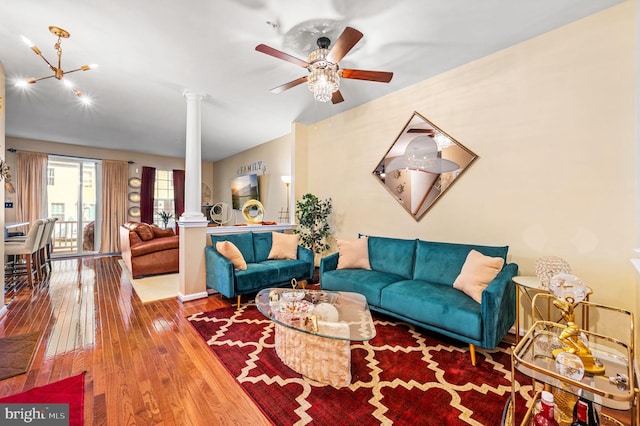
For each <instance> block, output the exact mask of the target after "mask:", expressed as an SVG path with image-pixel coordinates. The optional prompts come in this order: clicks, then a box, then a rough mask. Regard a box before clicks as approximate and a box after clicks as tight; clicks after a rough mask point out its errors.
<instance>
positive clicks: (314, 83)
mask: <svg viewBox="0 0 640 426" xmlns="http://www.w3.org/2000/svg"><path fill="white" fill-rule="evenodd" d="M328 53H329V49H325V48H320V49H316V50H314V51H312V52H311V53H309V64H310V65H309V71H310V72H309V76H308V78H307V86H308V87H309V90H310V91H311V92H312V93H313V98H314V99H315V100H316V101H319V102H329V101H330V100H331V96H332V95H333V93H334V92H336V91H338V89H340V75H339V74H338V66H337V65H336V64H334V63H331V62H329V61H327V54H328Z"/></svg>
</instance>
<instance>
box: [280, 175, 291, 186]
mask: <svg viewBox="0 0 640 426" xmlns="http://www.w3.org/2000/svg"><path fill="white" fill-rule="evenodd" d="M280 179H282V182H283V183H284V184H285V185H288V184H290V183H291V176H280Z"/></svg>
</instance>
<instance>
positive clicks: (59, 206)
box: [49, 169, 64, 220]
mask: <svg viewBox="0 0 640 426" xmlns="http://www.w3.org/2000/svg"><path fill="white" fill-rule="evenodd" d="M49 170H51V169H49ZM51 216H53V217H57V218H58V220H64V203H51Z"/></svg>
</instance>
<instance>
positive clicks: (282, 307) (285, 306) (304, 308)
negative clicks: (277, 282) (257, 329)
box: [271, 300, 313, 320]
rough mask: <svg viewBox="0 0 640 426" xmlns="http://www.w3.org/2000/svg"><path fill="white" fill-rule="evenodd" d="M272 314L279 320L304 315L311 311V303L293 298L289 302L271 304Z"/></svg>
mask: <svg viewBox="0 0 640 426" xmlns="http://www.w3.org/2000/svg"><path fill="white" fill-rule="evenodd" d="M271 309H272V311H273V313H274V316H275V317H276V318H277V319H279V320H287V319H291V318H297V317H304V316H307V315H310V314H311V313H312V312H313V303H311V302H307V301H306V300H295V301H291V302H280V303H278V304H277V305H274V306H272V308H271Z"/></svg>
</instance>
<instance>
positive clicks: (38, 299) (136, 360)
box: [0, 257, 270, 425]
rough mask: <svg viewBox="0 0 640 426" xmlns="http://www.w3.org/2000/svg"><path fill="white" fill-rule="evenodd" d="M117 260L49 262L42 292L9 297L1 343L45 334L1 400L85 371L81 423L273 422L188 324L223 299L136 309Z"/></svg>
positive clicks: (0, 322) (6, 383)
mask: <svg viewBox="0 0 640 426" xmlns="http://www.w3.org/2000/svg"><path fill="white" fill-rule="evenodd" d="M117 259H118V258H117V257H95V258H83V259H80V258H74V259H64V260H54V261H53V262H52V267H53V271H52V273H51V274H50V276H49V278H48V279H47V280H46V281H45V282H44V283H43V284H39V285H36V287H35V288H34V289H31V288H29V287H28V286H26V285H20V286H18V288H17V289H11V290H9V291H7V293H6V297H7V299H9V300H10V303H9V304H8V312H7V314H5V315H4V316H3V317H2V318H1V319H0V336H12V335H17V334H22V333H27V332H31V331H42V333H43V335H42V339H41V342H40V344H39V346H38V349H37V353H36V356H35V359H34V361H33V364H32V366H31V369H30V370H29V371H28V372H27V373H26V374H23V375H20V376H16V377H13V378H10V379H6V380H2V381H0V397H2V396H7V395H12V394H14V393H19V392H22V391H23V390H27V389H30V388H32V387H34V386H42V385H45V384H47V383H51V382H54V381H57V380H61V379H64V378H67V377H70V376H73V375H76V374H79V373H81V372H83V371H86V372H87V375H86V384H85V413H84V414H85V424H87V425H158V424H162V425H212V424H216V425H268V424H270V422H269V421H268V420H267V419H266V418H265V417H264V415H263V414H262V412H261V411H260V409H259V408H257V407H256V406H255V404H254V403H253V402H252V401H251V399H250V398H249V397H248V396H247V395H246V394H245V393H244V391H243V390H242V389H241V388H240V386H239V385H238V384H237V383H236V382H235V380H234V379H233V377H231V376H230V375H229V374H228V373H227V371H226V370H225V368H224V367H223V366H222V365H221V364H220V363H219V361H218V360H217V358H216V357H215V356H214V355H213V354H212V353H211V351H210V350H209V348H208V347H207V345H206V344H205V343H204V341H203V340H202V339H201V338H200V337H199V336H198V334H197V333H196V332H195V331H194V330H193V328H192V327H191V325H190V324H189V322H188V321H187V320H186V317H187V316H189V315H191V314H194V313H196V312H201V311H207V310H211V309H216V308H220V307H224V306H229V304H230V301H229V300H222V299H220V298H218V297H215V296H211V297H208V298H206V299H200V300H195V301H192V302H187V303H184V304H182V303H180V302H178V300H177V299H168V300H163V301H158V302H151V303H147V304H142V303H141V302H140V299H139V298H138V297H137V296H136V294H135V291H133V288H132V287H131V284H130V283H129V282H128V280H127V279H126V278H125V277H124V275H123V274H122V273H121V269H120V266H119V265H118V263H117Z"/></svg>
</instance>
